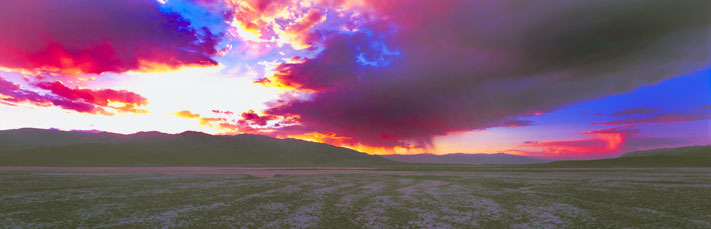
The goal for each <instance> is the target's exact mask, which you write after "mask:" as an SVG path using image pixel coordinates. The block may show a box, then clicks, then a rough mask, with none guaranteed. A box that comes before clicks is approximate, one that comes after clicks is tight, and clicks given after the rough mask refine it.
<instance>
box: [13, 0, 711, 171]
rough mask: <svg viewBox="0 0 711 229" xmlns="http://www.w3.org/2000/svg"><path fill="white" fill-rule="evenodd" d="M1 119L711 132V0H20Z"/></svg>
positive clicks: (376, 146) (703, 135) (408, 139)
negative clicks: (709, 10)
mask: <svg viewBox="0 0 711 229" xmlns="http://www.w3.org/2000/svg"><path fill="white" fill-rule="evenodd" d="M2 5H3V6H2V7H0V129H16V128H25V127H32V128H45V129H48V128H56V129H60V130H82V131H89V130H99V131H108V132H115V133H124V134H129V133H135V132H139V131H160V132H166V133H180V132H183V131H187V130H194V131H201V132H205V133H210V134H241V133H249V134H262V135H269V136H274V137H280V138H285V137H292V138H299V139H305V140H312V141H318V142H324V143H328V144H333V145H338V146H345V147H350V148H353V149H357V150H360V151H363V152H366V153H371V154H392V153H435V154H446V153H458V152H461V153H511V154H518V155H527V156H534V157H539V158H546V159H556V160H557V159H597V158H608V157H614V156H618V155H620V154H622V153H624V152H628V151H633V150H638V149H650V148H660V147H676V146H686V145H708V144H711V43H710V42H711V31H710V29H709V28H711V25H710V23H711V14H709V13H708V11H707V10H708V9H710V8H711V2H710V1H705V0H698V1H695V0H691V1H667V0H648V1H633V0H630V1H618V0H602V1H570V0H555V1H515V0H513V1H508V0H495V1H494V0H437V1H426V0H401V1H383V0H303V1H287V0H158V1H156V0H126V1H96V0H66V1H55V0H53V1H49V0H10V1H6V2H3V4H2Z"/></svg>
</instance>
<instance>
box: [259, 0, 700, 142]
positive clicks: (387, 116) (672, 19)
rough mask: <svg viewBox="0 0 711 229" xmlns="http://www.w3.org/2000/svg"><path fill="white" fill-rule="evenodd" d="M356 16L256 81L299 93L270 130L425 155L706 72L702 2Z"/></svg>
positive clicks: (439, 7)
mask: <svg viewBox="0 0 711 229" xmlns="http://www.w3.org/2000/svg"><path fill="white" fill-rule="evenodd" d="M365 5H367V6H368V7H369V8H370V10H369V11H367V12H365V13H363V14H364V15H366V14H370V15H371V16H372V17H371V16H363V18H370V19H371V20H367V21H364V22H363V23H364V24H362V26H361V27H360V29H359V30H356V31H353V32H343V31H337V32H333V31H331V32H329V31H321V32H320V34H321V38H322V39H323V40H322V41H320V42H319V44H320V45H321V46H323V51H322V52H320V53H319V54H318V55H315V56H313V57H307V58H301V60H300V61H298V62H290V63H282V64H281V65H279V66H277V68H276V70H275V72H274V75H272V76H269V77H268V79H264V80H261V82H262V83H264V84H265V85H273V86H283V87H287V88H293V89H296V90H298V91H301V92H304V93H307V94H308V96H303V97H300V98H297V99H292V100H287V101H279V102H274V103H272V104H271V107H270V108H269V109H267V110H265V111H264V113H265V114H267V115H272V116H279V117H284V118H290V119H292V120H295V121H296V123H295V124H294V125H282V126H281V127H280V128H276V129H275V130H274V131H276V132H283V133H289V134H297V133H314V132H316V133H334V134H335V135H336V136H342V137H352V138H351V140H348V141H346V144H365V145H371V146H386V147H394V146H405V147H407V146H414V145H423V143H424V145H427V144H428V143H429V142H430V141H431V139H432V137H433V136H438V135H447V134H449V133H454V132H460V131H470V130H476V129H486V128H491V127H501V126H521V125H527V124H530V122H526V121H525V120H522V119H525V118H521V116H526V115H528V114H534V113H537V112H543V113H545V112H550V111H553V110H556V109H559V108H561V107H564V106H567V105H570V104H573V103H576V102H580V101H585V100H589V99H594V98H599V97H603V96H608V95H611V94H618V93H624V92H628V91H631V90H634V89H636V88H638V87H640V86H643V85H649V84H654V83H657V82H660V81H662V80H665V79H668V78H670V77H674V76H678V75H679V74H683V73H687V72H690V71H694V70H698V69H701V68H703V67H705V66H708V55H707V52H706V50H708V48H709V43H708V41H709V35H708V26H709V20H707V17H706V15H707V12H705V10H704V9H705V8H707V7H705V6H707V5H706V3H704V2H703V1H684V2H674V3H670V2H668V1H661V0H653V1H612V0H610V1H593V2H589V1H585V2H577V1H576V2H573V1H542V2H528V3H523V2H519V1H469V0H461V1H457V0H448V1H407V2H400V1H366V3H365ZM264 9H265V10H268V7H267V8H264ZM415 15H416V16H415ZM609 136H612V135H609ZM593 140H594V141H595V142H598V143H600V144H601V146H605V147H607V145H608V142H609V141H608V140H605V139H593ZM571 144H573V143H571ZM580 144H582V142H581V143H580Z"/></svg>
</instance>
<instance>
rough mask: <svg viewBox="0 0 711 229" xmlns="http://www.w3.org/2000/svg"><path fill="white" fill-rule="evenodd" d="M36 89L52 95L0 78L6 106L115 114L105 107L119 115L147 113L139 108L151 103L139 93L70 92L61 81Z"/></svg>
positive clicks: (86, 90) (48, 83)
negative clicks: (27, 105)
mask: <svg viewBox="0 0 711 229" xmlns="http://www.w3.org/2000/svg"><path fill="white" fill-rule="evenodd" d="M34 85H36V86H37V87H39V88H41V89H45V90H49V92H50V93H47V94H40V93H38V92H35V91H32V90H28V89H23V88H22V87H21V86H20V85H19V84H15V83H12V82H10V81H7V80H5V79H3V78H0V102H3V103H4V104H6V105H11V106H16V105H18V104H32V105H35V106H41V107H49V106H58V107H61V108H62V109H66V110H73V111H76V112H80V113H90V114H101V115H113V113H111V112H109V111H107V110H106V109H105V108H110V109H113V110H116V111H119V112H130V113H147V112H148V111H146V110H143V109H141V108H140V107H142V106H145V105H147V104H148V100H147V99H146V98H144V97H142V96H140V95H138V94H136V93H133V92H129V91H125V90H120V91H117V90H113V89H100V90H91V89H71V88H68V87H66V86H64V85H63V84H62V83H60V82H37V83H34Z"/></svg>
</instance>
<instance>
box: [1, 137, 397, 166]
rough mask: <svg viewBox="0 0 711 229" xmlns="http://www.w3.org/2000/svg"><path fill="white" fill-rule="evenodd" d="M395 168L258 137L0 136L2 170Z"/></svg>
mask: <svg viewBox="0 0 711 229" xmlns="http://www.w3.org/2000/svg"><path fill="white" fill-rule="evenodd" d="M394 163H396V162H393V161H390V160H388V159H385V158H382V157H379V156H374V155H368V154H365V153H361V152H358V151H355V150H351V149H347V148H343V147H336V146H332V145H328V144H323V143H316V142H310V141H303V140H297V139H290V138H287V139H279V138H272V137H268V136H262V135H249V134H240V135H233V136H226V135H225V136H220V135H209V134H205V133H200V132H192V131H188V132H183V133H180V134H165V133H160V132H139V133H135V134H129V135H122V134H114V133H106V132H102V133H86V132H78V131H59V130H43V129H29V128H25V129H15V130H5V131H0V165H42V166H378V165H389V164H394Z"/></svg>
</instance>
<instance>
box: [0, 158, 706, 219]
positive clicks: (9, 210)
mask: <svg viewBox="0 0 711 229" xmlns="http://www.w3.org/2000/svg"><path fill="white" fill-rule="evenodd" d="M289 171H293V170H284V171H283V173H281V174H283V175H280V176H275V177H270V178H255V177H253V176H244V175H185V174H183V175H161V174H152V175H151V174H133V175H130V174H129V175H106V174H95V175H97V176H92V175H91V174H89V175H38V174H32V173H20V172H13V173H4V174H2V175H0V187H2V188H1V189H0V227H2V228H8V227H27V228H36V227H61V228H66V227H97V226H103V227H132V228H135V227H297V228H298V227H320V228H363V227H365V228H382V227H475V226H476V227H484V228H498V227H514V228H522V227H529V228H530V227H532V228H551V227H615V228H623V227H633V228H634V227H636V228H650V227H652V228H660V227H665V228H708V227H711V208H709V207H708V206H711V199H709V198H707V197H708V196H711V185H710V184H711V170H709V169H554V168H551V169H526V168H520V169H513V168H510V169H503V170H502V169H501V168H499V169H496V168H493V167H480V168H479V170H476V171H469V172H458V171H398V172H396V173H385V171H383V173H377V174H373V173H371V174H365V173H363V174H321V175H296V176H292V175H288V174H289ZM391 172H392V171H391ZM98 175H100V176H98Z"/></svg>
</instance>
